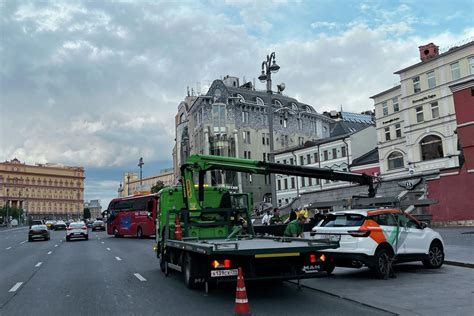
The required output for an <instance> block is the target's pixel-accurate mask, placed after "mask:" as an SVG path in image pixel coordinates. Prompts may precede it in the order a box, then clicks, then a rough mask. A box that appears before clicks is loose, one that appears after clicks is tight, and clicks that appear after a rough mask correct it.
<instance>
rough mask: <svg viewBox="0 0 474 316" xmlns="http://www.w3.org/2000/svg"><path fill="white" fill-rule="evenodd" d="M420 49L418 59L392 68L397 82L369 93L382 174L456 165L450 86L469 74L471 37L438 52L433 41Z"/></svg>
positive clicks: (473, 65)
mask: <svg viewBox="0 0 474 316" xmlns="http://www.w3.org/2000/svg"><path fill="white" fill-rule="evenodd" d="M419 51H420V58H421V62H419V63H417V64H415V65H412V66H409V67H407V68H404V69H402V70H399V71H397V72H395V74H398V75H399V76H400V85H398V86H396V87H393V88H391V89H388V90H386V91H383V92H381V93H379V94H377V95H374V96H372V97H371V98H372V99H373V100H374V103H375V117H376V129H377V139H378V147H379V155H380V169H381V173H382V174H383V176H384V178H385V179H390V178H397V177H404V176H411V175H417V174H418V175H419V174H423V173H425V172H430V171H433V170H440V169H443V168H453V167H458V166H459V154H460V151H459V146H458V138H457V136H456V133H455V131H456V115H455V109H454V102H453V97H452V92H451V90H450V88H449V86H450V85H452V84H456V83H459V82H461V81H463V80H465V79H467V78H470V77H472V76H473V75H474V42H469V43H467V44H465V45H462V46H459V47H454V48H451V49H450V50H449V51H447V52H445V53H443V54H439V52H438V48H437V46H435V45H434V44H433V43H430V44H428V45H424V46H420V47H419Z"/></svg>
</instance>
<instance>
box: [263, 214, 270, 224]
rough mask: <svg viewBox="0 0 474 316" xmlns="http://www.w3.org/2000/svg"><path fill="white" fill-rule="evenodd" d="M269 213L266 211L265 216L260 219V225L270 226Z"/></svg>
mask: <svg viewBox="0 0 474 316" xmlns="http://www.w3.org/2000/svg"><path fill="white" fill-rule="evenodd" d="M270 218H271V216H270V211H267V212H266V213H265V215H263V217H262V225H269V224H270Z"/></svg>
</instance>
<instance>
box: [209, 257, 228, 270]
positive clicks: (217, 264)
mask: <svg viewBox="0 0 474 316" xmlns="http://www.w3.org/2000/svg"><path fill="white" fill-rule="evenodd" d="M231 265H232V261H231V260H229V259H224V260H213V261H212V262H211V267H213V268H214V269H221V268H225V269H229V268H230V266H231Z"/></svg>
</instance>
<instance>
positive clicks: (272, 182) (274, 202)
mask: <svg viewBox="0 0 474 316" xmlns="http://www.w3.org/2000/svg"><path fill="white" fill-rule="evenodd" d="M267 94H268V132H269V134H270V162H275V155H274V153H273V150H274V146H273V105H272V94H273V92H272V78H271V72H270V63H269V62H268V63H267ZM270 185H271V187H272V206H273V208H275V207H277V195H276V177H275V174H274V173H272V174H271V175H270Z"/></svg>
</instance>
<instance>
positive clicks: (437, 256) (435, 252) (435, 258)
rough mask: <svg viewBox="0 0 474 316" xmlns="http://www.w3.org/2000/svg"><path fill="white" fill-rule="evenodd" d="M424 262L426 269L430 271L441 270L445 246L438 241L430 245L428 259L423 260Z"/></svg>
mask: <svg viewBox="0 0 474 316" xmlns="http://www.w3.org/2000/svg"><path fill="white" fill-rule="evenodd" d="M422 262H423V265H424V266H425V268H428V269H438V268H440V267H441V266H442V265H443V263H444V250H443V245H442V244H441V243H440V242H438V241H434V242H432V243H431V245H430V249H429V251H428V259H426V260H423V261H422Z"/></svg>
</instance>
